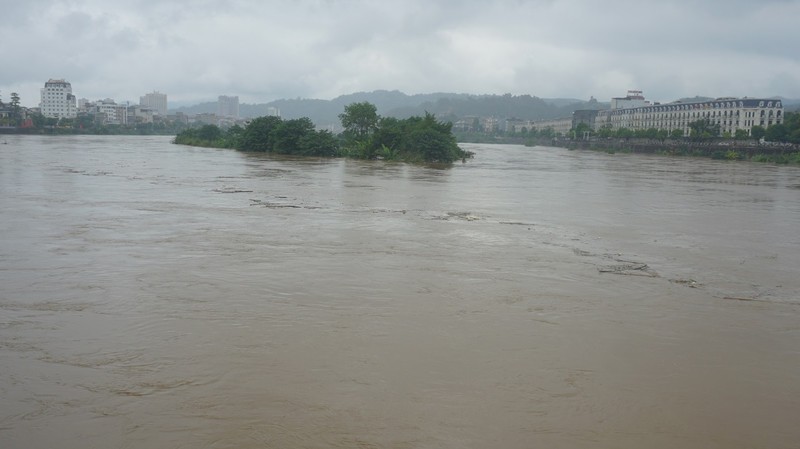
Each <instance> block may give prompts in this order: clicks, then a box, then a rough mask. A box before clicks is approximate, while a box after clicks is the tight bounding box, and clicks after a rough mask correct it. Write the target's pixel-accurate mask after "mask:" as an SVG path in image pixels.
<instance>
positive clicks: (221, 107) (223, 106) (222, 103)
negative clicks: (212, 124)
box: [217, 95, 239, 118]
mask: <svg viewBox="0 0 800 449" xmlns="http://www.w3.org/2000/svg"><path fill="white" fill-rule="evenodd" d="M217 117H220V118H226V117H227V118H239V97H238V96H233V97H229V96H227V95H220V96H219V97H217Z"/></svg>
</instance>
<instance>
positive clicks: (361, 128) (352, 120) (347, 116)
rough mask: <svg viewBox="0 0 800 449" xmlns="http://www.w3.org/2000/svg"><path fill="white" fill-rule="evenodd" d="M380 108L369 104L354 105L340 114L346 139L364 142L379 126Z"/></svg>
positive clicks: (345, 108) (346, 107)
mask: <svg viewBox="0 0 800 449" xmlns="http://www.w3.org/2000/svg"><path fill="white" fill-rule="evenodd" d="M378 119H379V118H378V108H376V107H375V105H374V104H371V103H368V102H366V101H365V102H362V103H352V104H349V105H347V106H345V107H344V112H343V113H341V114H339V120H341V122H342V127H343V128H344V133H345V136H346V137H350V138H353V139H357V140H363V139H364V138H365V137H367V136H369V135H370V134H372V133H373V132H374V131H375V129H376V128H377V126H378Z"/></svg>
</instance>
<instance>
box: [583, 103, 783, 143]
mask: <svg viewBox="0 0 800 449" xmlns="http://www.w3.org/2000/svg"><path fill="white" fill-rule="evenodd" d="M698 120H708V122H709V123H710V124H711V125H712V126H716V125H718V126H719V129H720V133H726V132H727V133H730V134H732V135H733V134H735V133H736V131H737V130H745V131H746V132H747V134H748V135H750V133H751V130H752V128H753V126H761V127H764V128H768V127H770V126H772V125H777V124H779V123H783V105H782V103H781V101H780V100H778V99H769V98H747V97H745V98H732V97H730V98H717V99H715V100H708V101H697V102H680V101H676V102H674V103H667V104H652V105H646V106H639V107H630V108H628V107H623V108H617V109H609V110H605V111H599V112H598V113H597V117H596V118H595V121H594V128H595V129H600V128H603V127H610V128H611V129H619V128H628V129H632V130H637V129H650V128H655V129H666V130H668V131H672V130H674V129H680V130H682V131H683V134H684V135H685V136H688V135H689V131H690V126H689V125H690V124H691V123H692V122H696V121H698Z"/></svg>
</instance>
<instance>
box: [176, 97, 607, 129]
mask: <svg viewBox="0 0 800 449" xmlns="http://www.w3.org/2000/svg"><path fill="white" fill-rule="evenodd" d="M358 102H369V103H371V104H374V105H375V106H376V107H377V110H378V113H379V114H380V115H382V116H387V117H396V118H408V117H411V116H417V115H424V114H425V113H426V112H429V113H431V114H434V115H436V116H437V117H440V118H441V119H444V120H450V121H455V120H457V119H459V118H461V117H471V116H477V117H490V116H492V117H498V118H504V117H505V118H518V119H526V120H545V119H552V118H559V117H567V116H569V115H571V114H572V112H573V111H574V110H575V109H602V108H605V107H608V104H607V103H599V102H597V101H594V100H592V101H582V100H577V99H563V98H559V99H552V100H548V99H543V98H539V97H535V96H531V95H511V94H505V95H470V94H457V93H431V94H417V95H407V94H404V93H402V92H400V91H396V90H394V91H387V90H376V91H373V92H357V93H353V94H348V95H342V96H339V97H336V98H334V99H332V100H317V99H303V98H296V99H282V100H276V101H272V102H270V103H262V104H246V103H244V104H241V105H239V115H240V116H241V117H244V118H252V117H261V116H265V115H267V114H268V109H269V108H270V107H272V108H277V109H278V110H280V113H281V117H283V118H285V119H294V118H301V117H308V118H310V119H311V121H313V122H314V123H315V124H316V125H317V126H320V127H325V126H329V125H334V126H335V125H336V124H338V123H339V114H341V113H342V111H343V110H344V107H345V106H347V105H349V104H352V103H358ZM216 110H217V103H216V102H207V103H201V104H198V105H195V106H191V107H182V108H177V109H175V110H174V111H173V112H183V113H185V114H190V115H193V114H199V113H215V112H216Z"/></svg>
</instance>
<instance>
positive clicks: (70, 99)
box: [39, 79, 77, 118]
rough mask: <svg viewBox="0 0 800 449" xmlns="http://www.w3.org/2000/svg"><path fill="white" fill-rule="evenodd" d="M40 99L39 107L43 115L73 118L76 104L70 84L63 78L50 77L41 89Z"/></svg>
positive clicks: (75, 112) (75, 113) (75, 114)
mask: <svg viewBox="0 0 800 449" xmlns="http://www.w3.org/2000/svg"><path fill="white" fill-rule="evenodd" d="M41 94H42V100H41V102H40V103H39V108H40V110H41V113H42V115H44V116H45V117H55V118H62V117H65V118H74V117H76V116H77V104H76V101H75V96H74V95H72V85H71V84H70V83H68V82H66V81H64V80H63V79H59V80H57V79H50V80H49V81H47V82H46V83H44V88H43V89H41Z"/></svg>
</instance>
